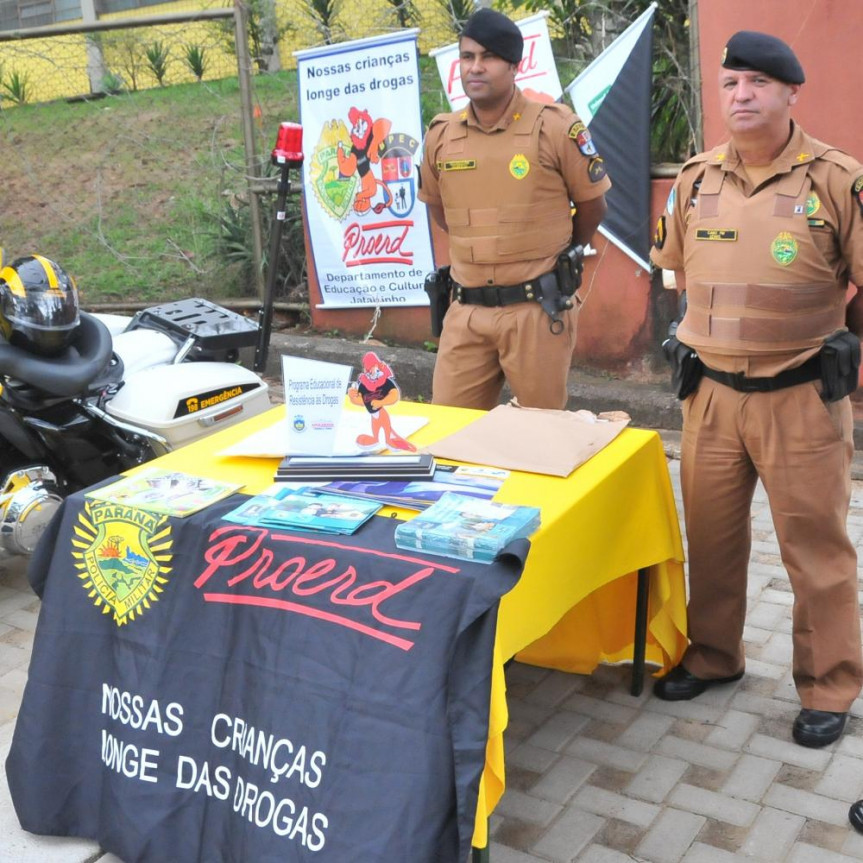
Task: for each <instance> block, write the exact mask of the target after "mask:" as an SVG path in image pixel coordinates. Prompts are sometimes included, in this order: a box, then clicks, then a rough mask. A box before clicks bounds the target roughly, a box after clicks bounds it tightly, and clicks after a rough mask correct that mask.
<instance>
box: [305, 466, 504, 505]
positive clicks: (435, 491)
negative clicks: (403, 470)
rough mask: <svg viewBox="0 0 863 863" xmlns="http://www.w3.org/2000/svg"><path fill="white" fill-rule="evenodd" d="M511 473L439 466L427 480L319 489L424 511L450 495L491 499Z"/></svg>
mask: <svg viewBox="0 0 863 863" xmlns="http://www.w3.org/2000/svg"><path fill="white" fill-rule="evenodd" d="M508 476H509V471H508V470H501V469H500V468H495V467H483V466H481V465H454V464H439V465H437V466H436V467H435V472H434V476H433V478H432V479H427V480H398V479H391V480H336V481H335V482H329V483H327V484H326V485H323V486H319V487H318V490H319V491H321V492H329V493H331V494H344V495H348V496H349V497H360V498H367V499H370V500H377V501H380V502H381V503H384V504H388V505H390V506H395V507H401V508H404V509H425V508H426V507H428V506H431V504H433V503H434V502H435V501H437V500H440V499H441V497H443V495H445V494H446V493H447V492H450V491H452V492H458V493H459V494H464V495H467V496H468V497H477V498H481V499H482V500H491V498H493V497H494V496H495V494H497V492H498V490H499V489H500V487H501V486H502V485H503V482H504V480H505V479H506V478H507V477H508Z"/></svg>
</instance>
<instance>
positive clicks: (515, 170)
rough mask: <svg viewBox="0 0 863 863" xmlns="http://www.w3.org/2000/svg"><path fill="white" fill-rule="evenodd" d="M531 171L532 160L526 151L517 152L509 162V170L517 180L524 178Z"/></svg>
mask: <svg viewBox="0 0 863 863" xmlns="http://www.w3.org/2000/svg"><path fill="white" fill-rule="evenodd" d="M529 171H530V162H528V161H527V156H525V155H524V153H516V154H515V155H514V156H513V157H512V159H511V160H510V163H509V172H510V174H512V175H513V177H515V178H516V180H523V179H524V178H525V177H526V176H527V175H528V172H529Z"/></svg>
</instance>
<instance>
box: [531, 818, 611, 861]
mask: <svg viewBox="0 0 863 863" xmlns="http://www.w3.org/2000/svg"><path fill="white" fill-rule="evenodd" d="M605 824H606V821H605V819H604V818H600V817H599V816H597V815H591V814H590V813H589V812H583V811H581V810H580V809H566V810H565V811H564V812H563V814H562V815H561V816H560V818H558V819H557V821H555V822H554V824H552V825H551V826H550V827H549V829H548V830H546V832H545V835H544V836H543V837H542V839H540V840H539V841H538V842H537V843H536V845H534V846H533V847H532V848H531V849H530V850H531V851H534V852H536V853H537V854H540V855H542V856H543V857H545V858H547V859H548V860H551V861H554V863H570V861H572V860H575V859H576V857H578V855H579V854H580V853H581V852H582V850H583V849H584V848H586V847H587V846H588V845H589V844H590V843H591V842H593V839H594V837H595V836H596V834H597V833H599V832H600V830H602V829H603V827H605Z"/></svg>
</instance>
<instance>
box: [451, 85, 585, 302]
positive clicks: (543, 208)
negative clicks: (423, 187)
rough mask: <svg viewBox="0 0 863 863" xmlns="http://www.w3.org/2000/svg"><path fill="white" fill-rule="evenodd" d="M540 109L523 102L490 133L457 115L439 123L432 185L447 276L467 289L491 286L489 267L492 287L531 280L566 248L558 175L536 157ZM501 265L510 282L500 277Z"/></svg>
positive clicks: (567, 222)
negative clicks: (450, 270)
mask: <svg viewBox="0 0 863 863" xmlns="http://www.w3.org/2000/svg"><path fill="white" fill-rule="evenodd" d="M545 107H546V106H545V105H542V104H540V103H538V102H532V101H530V100H527V101H526V103H525V105H524V108H523V110H522V112H521V116H520V117H519V118H518V119H517V120H513V121H512V122H511V123H510V125H509V126H508V127H507V128H506V129H504V130H502V131H499V132H492V133H491V134H486V133H484V132H482V131H481V130H480V129H478V128H476V127H475V126H470V125H468V124H467V123H465V122H464V121H462V120H460V119H459V116H460V115H458V114H456V115H450V117H449V118H448V119H447V120H445V122H447V126H446V129H445V130H444V133H443V135H442V137H441V145H440V148H439V150H438V158H437V167H438V172H439V181H438V182H439V188H440V194H441V200H442V202H443V205H444V212H445V214H446V222H447V233H448V235H449V244H450V259H451V261H452V264H453V267H454V276H455V278H456V279H457V280H459V281H463V283H464V284H466V285H468V286H470V287H475V286H478V285H481V284H488V283H490V282H491V281H492V280H491V279H489V278H487V276H488V275H489V273H490V270H487V269H484V268H486V267H489V266H493V267H494V268H495V270H494V272H495V274H496V276H497V278H496V279H495V280H494V281H495V283H496V284H511V283H513V282H518V281H522V280H523V279H527V278H533V277H534V276H538V275H540V274H541V273H543V272H547V271H548V270H549V269H550V268H551V267H552V266H553V265H554V259H555V257H556V256H557V255H558V254H560V252H561V251H563V249H565V248H566V247H567V246H568V245H569V242H570V238H571V236H572V219H571V215H570V202H569V193H568V192H567V190H566V186H565V184H564V181H563V178H562V177H561V175H560V174H559V173H558V172H557V171H555V170H553V169H551V168H548V167H545V166H543V165H542V164H540V159H539V134H540V129H541V127H542V112H543V110H544V108H545ZM532 262H536V264H535V266H532ZM507 265H513V271H512V272H513V273H514V274H515V273H517V277H515V278H509V277H508V274H507V270H506V266H507Z"/></svg>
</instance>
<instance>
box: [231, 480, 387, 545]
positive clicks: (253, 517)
mask: <svg viewBox="0 0 863 863" xmlns="http://www.w3.org/2000/svg"><path fill="white" fill-rule="evenodd" d="M380 508H381V504H380V503H379V502H377V501H372V500H359V499H357V498H349V497H344V496H342V495H332V494H321V493H319V492H318V491H317V490H316V489H312V488H299V489H294V488H285V487H283V486H281V487H279V486H276V487H274V488H273V489H271V490H270V491H269V492H264V493H262V494H258V495H255V496H254V497H253V498H250V499H249V500H247V501H246V502H245V503H244V504H242V505H241V506H239V507H237V509H235V510H232V511H231V512H229V513H227V514H226V515H224V516H223V518H224V519H225V520H227V521H232V522H234V523H235V524H251V525H258V526H260V527H272V528H291V529H296V530H311V531H316V532H319V533H336V534H349V533H354V532H355V531H356V530H357V529H358V528H359V527H360V525H362V524H364V523H365V522H366V521H368V520H369V519H370V518H371V517H372V516H373V515H374V514H375V513H376V512H377V511H378V510H379V509H380Z"/></svg>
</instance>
